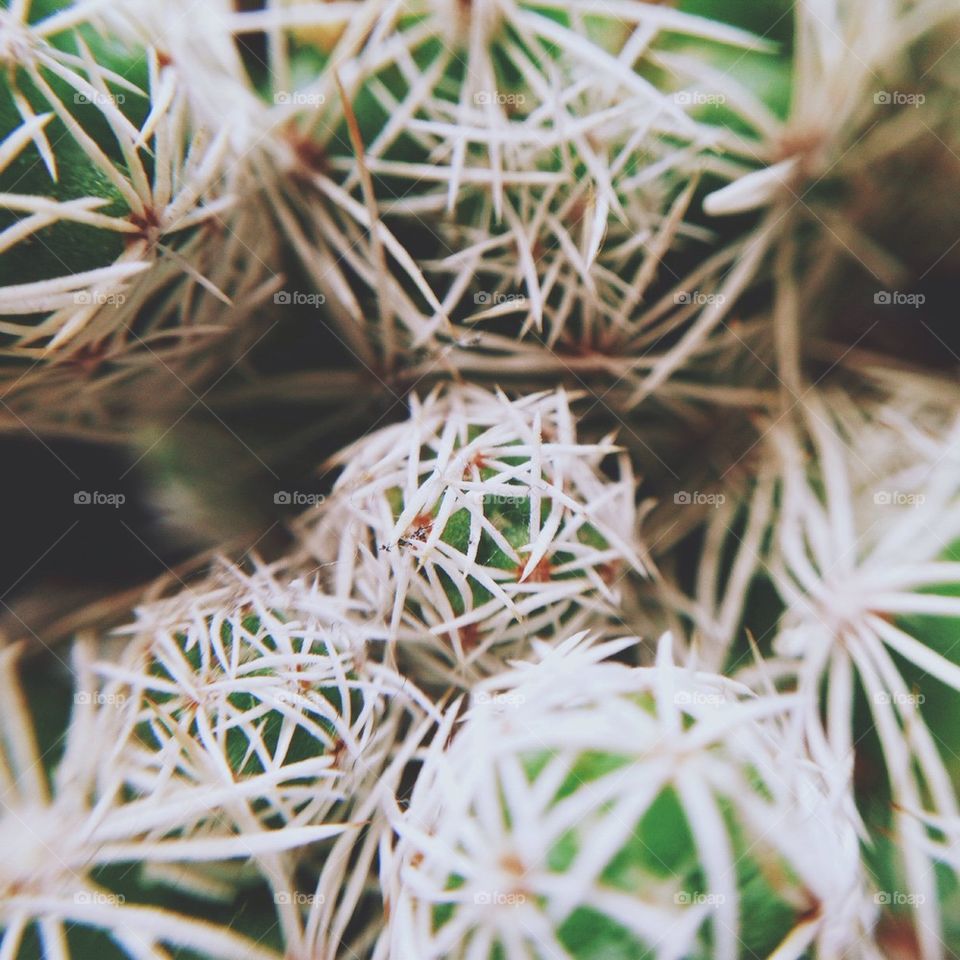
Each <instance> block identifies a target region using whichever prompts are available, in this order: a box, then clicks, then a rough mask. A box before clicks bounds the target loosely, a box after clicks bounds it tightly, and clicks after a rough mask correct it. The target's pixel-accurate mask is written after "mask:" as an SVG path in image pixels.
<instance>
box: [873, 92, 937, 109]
mask: <svg viewBox="0 0 960 960" xmlns="http://www.w3.org/2000/svg"><path fill="white" fill-rule="evenodd" d="M873 102H874V103H875V104H876V105H877V106H878V107H920V106H922V105H923V104H925V103H926V102H927V97H926V94H923V93H905V92H903V91H902V90H878V91H877V92H876V93H875V94H874V95H873Z"/></svg>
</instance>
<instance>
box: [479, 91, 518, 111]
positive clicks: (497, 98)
mask: <svg viewBox="0 0 960 960" xmlns="http://www.w3.org/2000/svg"><path fill="white" fill-rule="evenodd" d="M473 102H474V103H475V104H476V105H477V106H478V107H483V106H487V105H489V104H491V103H495V104H497V105H498V106H501V107H520V106H523V104H525V103H526V102H527V97H526V95H525V94H523V93H501V92H500V91H499V90H480V91H479V92H478V93H475V94H474V95H473Z"/></svg>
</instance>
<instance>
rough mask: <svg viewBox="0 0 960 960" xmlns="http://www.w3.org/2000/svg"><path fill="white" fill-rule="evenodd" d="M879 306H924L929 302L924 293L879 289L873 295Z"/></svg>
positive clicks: (875, 302)
mask: <svg viewBox="0 0 960 960" xmlns="http://www.w3.org/2000/svg"><path fill="white" fill-rule="evenodd" d="M873 302H874V304H876V306H878V307H913V308H914V309H916V308H917V307H922V306H923V305H924V304H925V303H926V302H927V297H926V295H925V294H923V293H901V291H899V290H878V291H877V292H876V293H875V294H874V295H873Z"/></svg>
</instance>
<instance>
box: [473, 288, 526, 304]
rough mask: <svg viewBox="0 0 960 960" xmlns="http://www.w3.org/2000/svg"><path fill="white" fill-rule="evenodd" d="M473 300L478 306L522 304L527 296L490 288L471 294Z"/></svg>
mask: <svg viewBox="0 0 960 960" xmlns="http://www.w3.org/2000/svg"><path fill="white" fill-rule="evenodd" d="M473 302H474V303H475V304H476V305H477V306H478V307H499V306H501V305H502V304H505V303H510V304H518V305H523V304H524V303H526V302H527V298H526V297H525V296H524V295H523V294H522V293H497V292H495V291H491V290H478V291H477V292H476V293H475V294H474V295H473Z"/></svg>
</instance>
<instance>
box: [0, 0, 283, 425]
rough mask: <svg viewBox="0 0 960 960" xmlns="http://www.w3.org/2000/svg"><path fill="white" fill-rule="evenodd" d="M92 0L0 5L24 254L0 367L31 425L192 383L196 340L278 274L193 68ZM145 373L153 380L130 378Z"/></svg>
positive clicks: (6, 208) (5, 180)
mask: <svg viewBox="0 0 960 960" xmlns="http://www.w3.org/2000/svg"><path fill="white" fill-rule="evenodd" d="M100 7H102V4H82V3H81V4H76V5H74V6H71V7H69V8H68V9H65V10H62V11H60V12H57V13H54V14H51V15H49V16H47V17H46V18H44V19H40V20H37V21H35V22H31V17H32V10H31V4H30V3H18V4H14V5H13V6H12V7H11V9H10V10H8V11H4V12H3V14H2V15H3V18H4V28H3V31H0V32H2V33H3V36H4V37H5V38H6V39H7V40H8V43H7V46H6V47H4V48H3V49H2V50H0V55H5V67H6V69H7V70H8V75H9V78H10V82H9V84H8V85H7V86H6V87H5V89H4V91H3V93H2V98H0V118H2V119H0V124H2V125H0V213H2V214H3V228H2V229H0V256H6V257H17V258H19V259H18V260H15V261H14V262H15V263H17V264H19V266H18V267H17V269H15V270H13V271H12V272H10V273H8V274H5V275H4V277H3V282H2V284H0V320H2V322H0V338H2V342H0V363H2V364H3V368H2V373H0V376H2V377H3V379H4V380H9V381H10V386H9V391H10V392H9V394H8V395H7V396H8V403H9V405H10V406H11V408H12V409H15V410H16V411H17V412H18V414H19V415H21V416H27V415H29V416H31V421H32V422H33V423H34V424H35V425H40V424H45V423H51V424H55V423H59V422H69V421H71V420H73V421H76V422H77V423H81V422H84V421H85V420H86V421H87V422H93V423H96V422H97V421H100V422H104V421H106V420H109V419H110V415H107V414H105V410H108V409H111V408H112V409H116V410H122V409H131V408H132V409H140V408H141V407H142V406H143V402H144V400H143V398H144V396H145V395H146V396H153V397H154V399H155V397H156V395H157V394H159V393H165V394H167V395H170V394H175V393H178V391H180V388H184V389H187V385H188V384H189V382H191V381H195V380H196V379H197V378H198V377H199V376H200V375H201V373H202V372H203V371H204V370H205V369H206V368H209V367H210V365H211V364H210V358H209V357H206V358H203V357H201V356H200V354H201V352H202V350H201V348H202V347H205V346H209V345H210V344H211V343H213V342H214V341H222V340H223V338H224V336H225V334H226V332H227V331H228V330H230V328H231V326H232V327H233V328H234V329H236V327H237V326H239V325H240V324H241V322H243V321H245V320H246V318H247V316H248V315H249V312H250V311H251V310H252V309H253V308H255V307H256V306H258V305H259V304H260V303H262V301H263V300H264V299H265V297H266V296H268V295H269V293H270V292H272V289H273V287H275V285H276V280H275V275H274V272H273V271H272V269H271V268H270V267H269V266H268V261H270V260H271V259H272V258H273V254H272V253H271V252H270V249H271V244H272V239H271V236H270V234H269V232H267V233H264V231H263V220H264V211H263V210H262V209H258V208H257V202H256V201H257V197H256V192H255V191H251V190H249V189H245V188H244V185H243V182H242V181H243V179H244V168H243V166H242V165H241V164H240V163H239V158H238V156H237V154H236V151H235V150H234V149H233V147H232V143H231V136H230V134H231V131H230V129H229V128H228V127H227V126H225V125H222V126H217V127H212V126H209V125H205V124H204V123H203V122H201V121H199V120H198V118H197V115H196V113H195V111H194V110H193V109H192V108H191V92H190V83H191V77H190V75H189V71H186V72H185V71H184V70H183V69H182V68H181V65H179V64H174V63H172V62H171V61H170V60H169V59H168V58H167V57H166V55H165V54H163V53H162V51H160V50H158V49H157V48H156V47H153V46H150V45H149V41H147V42H146V45H144V46H142V45H140V44H138V43H134V42H130V43H124V42H121V41H119V40H117V39H116V37H115V36H113V37H111V38H110V39H109V40H107V39H104V38H103V37H102V36H100V35H98V34H97V33H96V32H95V31H94V29H93V27H94V26H95V25H96V24H98V23H99V21H98V20H97V19H96V18H97V15H98V14H99V13H100V12H102V11H101V10H98V9H97V8H100ZM10 38H14V39H16V38H19V40H18V41H17V42H16V43H12V42H10ZM72 48H76V51H77V52H76V53H69V52H66V51H67V50H69V49H72ZM101 61H103V62H101ZM105 64H106V65H105ZM127 74H130V75H136V77H137V79H138V82H140V80H139V76H140V74H143V75H144V76H145V79H146V82H145V83H144V87H143V89H141V88H140V87H139V86H138V85H137V84H136V83H134V82H133V81H132V80H131V79H130V77H129V76H128V75H127ZM18 118H19V119H18ZM10 124H14V125H13V126H10ZM238 193H239V194H243V195H244V196H243V199H244V202H243V203H238ZM25 263H26V264H29V265H30V267H29V269H30V270H31V271H32V272H31V273H30V274H29V275H28V276H26V277H25V276H24V273H23V269H24V266H23V265H24V264H25ZM77 264H82V266H77ZM235 304H236V305H237V307H238V309H236V310H234V309H233V308H234V305H235ZM4 357H5V358H7V359H6V360H4V359H3V358H4ZM11 360H13V361H20V362H19V363H16V362H10V361H11ZM25 362H31V365H30V366H29V367H25ZM221 365H222V364H221ZM147 374H152V375H154V379H160V380H161V381H162V390H160V391H152V390H149V389H146V390H145V389H144V385H143V383H142V381H141V382H139V383H138V384H137V387H136V388H135V389H129V385H130V383H131V382H132V381H136V380H137V378H138V376H139V375H144V376H146V375H147ZM158 374H159V376H158ZM64 379H67V380H68V381H69V384H68V387H67V391H68V393H67V396H64V389H63V384H62V381H63V380H64ZM78 382H79V383H80V384H82V389H81V390H79V391H78V390H77V389H76V385H77V383H78ZM101 393H102V394H104V395H105V396H104V397H101V396H100V394H101ZM77 395H79V396H80V405H81V407H82V409H81V410H77V409H75V408H74V404H75V398H76V396H77ZM104 399H105V400H106V403H104V402H103V400H104Z"/></svg>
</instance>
